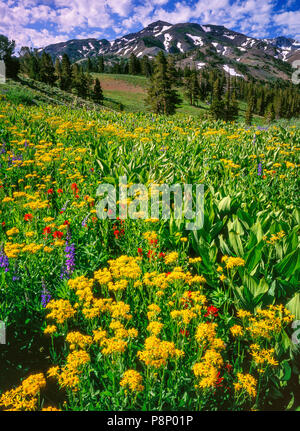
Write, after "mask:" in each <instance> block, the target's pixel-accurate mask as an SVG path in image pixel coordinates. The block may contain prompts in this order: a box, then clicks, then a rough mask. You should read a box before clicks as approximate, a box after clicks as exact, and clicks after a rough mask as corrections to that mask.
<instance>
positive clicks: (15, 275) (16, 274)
mask: <svg viewBox="0 0 300 431" xmlns="http://www.w3.org/2000/svg"><path fill="white" fill-rule="evenodd" d="M12 280H13V281H18V280H20V277H19V271H18V263H17V262H16V263H15V266H14V274H13V277H12Z"/></svg>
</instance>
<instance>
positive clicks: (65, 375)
mask: <svg viewBox="0 0 300 431" xmlns="http://www.w3.org/2000/svg"><path fill="white" fill-rule="evenodd" d="M88 362H90V355H89V354H88V353H87V352H86V351H85V350H74V351H73V352H71V353H69V355H68V356H67V362H66V365H65V366H64V367H62V369H61V372H60V369H59V367H58V366H57V367H51V368H50V369H49V370H48V373H47V374H48V376H49V377H56V378H57V380H58V383H59V385H60V386H61V387H63V388H69V389H72V390H74V391H76V390H77V389H78V385H79V383H80V379H79V375H80V374H81V373H82V371H83V369H84V366H85V365H86V364H87V363H88Z"/></svg>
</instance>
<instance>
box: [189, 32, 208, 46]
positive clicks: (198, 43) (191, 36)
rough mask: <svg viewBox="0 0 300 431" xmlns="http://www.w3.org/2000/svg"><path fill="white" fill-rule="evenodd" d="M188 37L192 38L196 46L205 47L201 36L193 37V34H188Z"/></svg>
mask: <svg viewBox="0 0 300 431" xmlns="http://www.w3.org/2000/svg"><path fill="white" fill-rule="evenodd" d="M186 35H187V36H188V37H190V38H191V39H192V40H193V41H194V45H199V46H203V45H204V43H203V40H202V37H200V36H193V35H192V34H189V33H187V34H186Z"/></svg>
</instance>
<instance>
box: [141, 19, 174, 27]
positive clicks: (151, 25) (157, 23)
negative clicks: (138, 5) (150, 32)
mask: <svg viewBox="0 0 300 431" xmlns="http://www.w3.org/2000/svg"><path fill="white" fill-rule="evenodd" d="M165 25H168V26H172V25H173V24H170V23H169V22H166V21H160V20H158V21H154V22H152V23H151V24H149V25H148V26H147V28H153V27H163V26H165Z"/></svg>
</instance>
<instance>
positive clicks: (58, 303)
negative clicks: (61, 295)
mask: <svg viewBox="0 0 300 431" xmlns="http://www.w3.org/2000/svg"><path fill="white" fill-rule="evenodd" d="M46 308H47V309H48V310H51V312H50V313H49V314H48V315H47V319H53V320H55V321H56V322H57V323H59V324H63V323H64V322H65V321H66V320H68V319H70V318H71V317H73V316H74V314H75V310H74V309H73V307H72V305H71V304H70V302H69V301H68V300H66V299H58V300H54V299H52V301H50V302H48V304H47V305H46Z"/></svg>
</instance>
